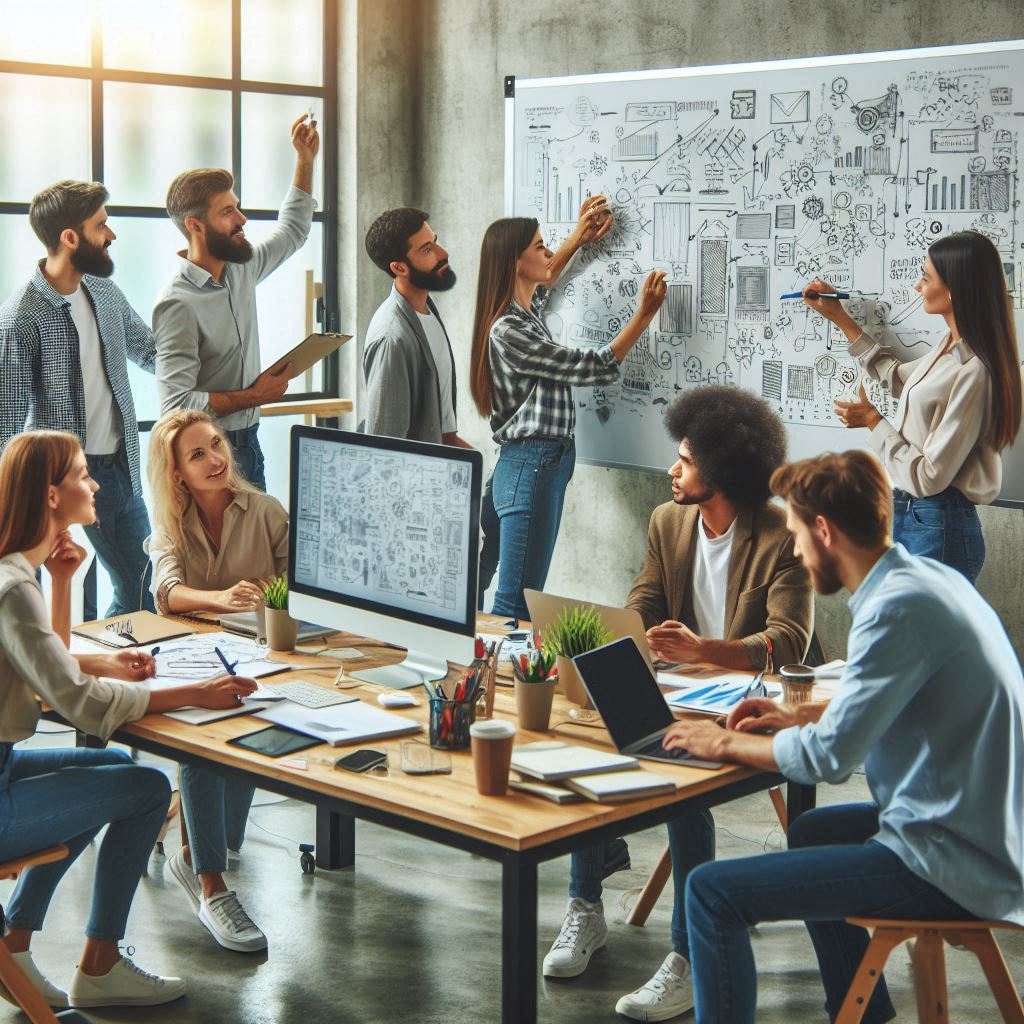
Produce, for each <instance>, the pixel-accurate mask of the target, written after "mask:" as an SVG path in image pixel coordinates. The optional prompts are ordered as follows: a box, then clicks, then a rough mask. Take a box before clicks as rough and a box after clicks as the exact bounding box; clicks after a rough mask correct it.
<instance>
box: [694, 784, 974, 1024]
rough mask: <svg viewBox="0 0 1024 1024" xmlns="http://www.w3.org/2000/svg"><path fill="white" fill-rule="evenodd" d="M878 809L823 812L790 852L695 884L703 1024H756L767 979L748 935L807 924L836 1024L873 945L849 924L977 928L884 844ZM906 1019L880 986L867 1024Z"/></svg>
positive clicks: (745, 860)
mask: <svg viewBox="0 0 1024 1024" xmlns="http://www.w3.org/2000/svg"><path fill="white" fill-rule="evenodd" d="M877 832H878V808H877V807H876V806H875V805H874V804H846V805H839V806H833V807H820V808H818V809H817V810H813V811H807V812H806V813H804V814H801V815H800V817H799V818H797V819H796V820H795V821H794V822H793V824H792V825H791V826H790V829H789V850H788V851H786V852H783V853H769V854H766V855H762V856H759V857H741V858H738V859H736V860H724V861H716V862H715V863H713V864H705V865H703V867H699V868H697V869H696V870H695V871H693V873H692V874H691V875H690V880H689V882H688V884H687V893H686V923H687V931H688V933H689V936H690V951H691V956H690V963H691V966H692V968H693V987H694V998H695V1000H696V1015H697V1024H751V1022H753V1020H754V1010H755V1007H756V1004H757V972H756V970H755V968H754V957H753V953H752V951H751V948H750V935H749V932H748V929H749V928H750V927H751V926H752V925H755V924H757V923H758V922H760V921H804V922H805V923H806V924H807V931H808V932H809V933H810V936H811V941H812V942H813V943H814V952H815V953H816V954H817V957H818V968H819V970H820V971H821V980H822V982H823V983H824V986H825V1010H826V1012H827V1013H828V1016H829V1019H830V1020H835V1017H836V1015H837V1014H838V1013H839V1009H840V1007H841V1006H842V1004H843V1000H844V999H845V998H846V992H847V990H848V989H849V987H850V983H851V982H852V981H853V976H854V974H856V972H857V968H858V966H859V965H860V962H861V959H862V958H863V956H864V952H865V950H866V949H867V946H868V934H867V932H866V931H865V930H864V929H863V928H855V927H854V926H853V925H849V924H847V923H846V921H845V918H847V917H888V918H897V919H900V918H903V919H910V920H913V919H919V920H954V921H956V920H965V919H967V920H969V919H971V918H972V917H973V916H974V915H973V914H970V913H968V912H967V911H966V910H964V909H963V907H961V906H959V905H958V904H957V903H955V902H953V900H951V899H950V898H949V897H948V896H946V895H945V894H943V893H942V892H940V891H939V890H938V889H936V888H935V886H934V885H931V884H930V883H929V882H926V881H925V880H924V879H923V878H920V877H919V876H917V875H915V874H914V873H913V872H912V871H911V870H910V869H909V868H907V867H906V866H905V865H904V864H903V862H902V861H901V860H900V859H899V857H897V856H896V854H895V853H893V852H892V851H891V850H889V849H888V848H887V847H885V846H882V844H881V843H878V842H875V840H874V839H872V836H874V835H875V834H876V833H877ZM895 1015H896V1012H895V1010H894V1009H893V1006H892V1003H891V1002H890V1000H889V992H888V989H887V988H886V986H885V979H884V978H880V979H879V982H878V985H877V987H876V988H875V991H874V994H873V995H872V997H871V1001H870V1002H869V1003H868V1006H867V1010H866V1012H865V1014H864V1021H865V1024H880V1022H882V1021H888V1020H892V1018H893V1017H894V1016H895Z"/></svg>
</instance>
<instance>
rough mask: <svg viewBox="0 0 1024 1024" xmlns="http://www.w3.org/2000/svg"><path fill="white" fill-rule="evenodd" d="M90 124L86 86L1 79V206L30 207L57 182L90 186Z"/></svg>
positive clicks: (38, 79) (40, 78) (33, 79)
mask: <svg viewBox="0 0 1024 1024" xmlns="http://www.w3.org/2000/svg"><path fill="white" fill-rule="evenodd" d="M89 120H90V119H89V83H88V82H87V81H83V80H79V79H73V78H46V77H43V76H39V75H4V74H0V139H4V140H5V144H4V145H2V146H0V200H2V201H4V202H12V203H13V202H21V203H25V202H28V201H29V200H30V199H31V198H32V197H33V196H34V195H35V194H36V193H37V192H38V191H39V190H40V189H43V188H45V187H46V186H47V185H52V184H53V182H55V181H59V180H60V179H61V178H80V179H82V180H86V181H88V180H89V179H90V178H91V173H90V168H91V164H90V155H89V152H90V148H91V147H90V136H89V131H90V129H89ZM15 139H16V140H17V144H16V145H15V144H13V141H14V140H15Z"/></svg>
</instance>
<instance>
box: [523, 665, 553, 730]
mask: <svg viewBox="0 0 1024 1024" xmlns="http://www.w3.org/2000/svg"><path fill="white" fill-rule="evenodd" d="M557 684H558V680H557V679H556V678H555V677H554V676H552V677H551V678H550V679H545V680H543V681H539V682H535V683H527V682H524V681H523V680H522V679H517V680H516V681H515V691H516V717H517V718H518V719H519V727H520V728H521V729H529V730H531V731H532V732H544V731H545V730H546V729H547V727H548V724H549V722H550V720H551V701H552V699H553V698H554V696H555V686H556V685H557Z"/></svg>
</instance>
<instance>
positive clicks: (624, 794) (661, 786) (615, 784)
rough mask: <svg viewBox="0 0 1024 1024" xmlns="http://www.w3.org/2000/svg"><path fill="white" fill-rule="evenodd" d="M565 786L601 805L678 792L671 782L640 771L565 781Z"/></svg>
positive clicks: (588, 776)
mask: <svg viewBox="0 0 1024 1024" xmlns="http://www.w3.org/2000/svg"><path fill="white" fill-rule="evenodd" d="M565 785H566V786H568V787H569V789H571V790H574V791H575V792H577V793H579V794H581V795H582V796H585V797H586V798H587V799H588V800H595V801H597V802H599V803H602V804H614V803H620V802H622V801H625V800H639V799H641V798H642V797H651V796H661V795H662V794H668V793H674V792H675V791H676V784H675V783H674V782H673V781H672V780H671V779H665V778H662V776H660V775H655V774H654V773H653V772H645V771H641V770H637V771H635V772H604V773H602V774H600V775H587V776H585V777H583V778H579V779H576V778H573V779H566V780H565Z"/></svg>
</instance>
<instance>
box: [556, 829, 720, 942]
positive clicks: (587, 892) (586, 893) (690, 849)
mask: <svg viewBox="0 0 1024 1024" xmlns="http://www.w3.org/2000/svg"><path fill="white" fill-rule="evenodd" d="M668 845H669V848H670V849H671V851H672V885H673V887H674V889H675V902H674V904H673V907H672V948H673V949H674V950H675V951H676V952H677V953H678V954H679V955H680V956H685V957H686V958H687V959H689V958H690V941H689V939H688V938H687V934H686V879H687V878H688V877H689V875H690V872H691V871H693V869H694V868H696V867H698V866H699V865H701V864H704V863H706V862H707V861H709V860H714V859H715V819H714V818H712V817H711V812H710V811H691V810H684V811H683V812H682V813H681V814H680V815H679V816H678V817H677V818H673V819H672V820H671V821H670V822H669V823H668ZM604 862H605V844H604V843H595V844H594V845H593V846H586V847H584V848H583V849H582V850H574V851H573V854H572V858H571V860H570V862H569V895H570V897H573V898H575V897H577V896H578V897H580V898H581V899H585V900H588V901H589V902H590V903H596V902H597V901H598V900H599V899H600V898H601V891H602V885H601V879H602V876H603V874H604Z"/></svg>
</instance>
